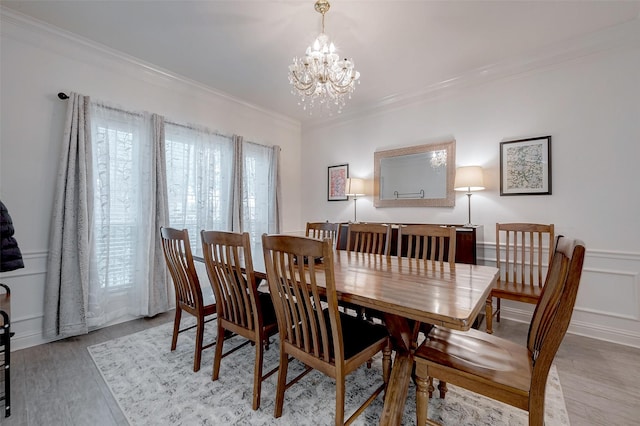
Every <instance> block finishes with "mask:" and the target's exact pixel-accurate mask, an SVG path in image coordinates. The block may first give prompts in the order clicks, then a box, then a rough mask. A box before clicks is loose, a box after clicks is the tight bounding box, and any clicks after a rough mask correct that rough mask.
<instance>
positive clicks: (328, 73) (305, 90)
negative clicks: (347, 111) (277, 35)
mask: <svg viewBox="0 0 640 426" xmlns="http://www.w3.org/2000/svg"><path fill="white" fill-rule="evenodd" d="M330 7H331V5H330V4H329V2H328V1H327V0H318V1H316V3H315V10H316V11H317V12H318V13H320V14H322V32H321V33H320V35H319V36H318V37H317V38H316V39H315V41H314V42H313V44H312V45H311V46H309V47H307V51H306V53H305V56H304V57H302V58H298V57H296V58H293V64H291V65H289V83H290V84H291V85H292V86H293V88H292V89H291V93H292V94H294V95H297V96H299V97H300V101H299V102H298V103H299V104H300V105H302V108H303V109H304V110H306V109H307V108H308V109H309V112H312V111H313V109H314V108H324V109H325V110H328V111H329V112H330V113H331V111H332V109H336V110H337V112H338V113H341V112H342V108H343V107H344V105H345V101H346V98H348V99H351V93H353V91H354V90H355V83H356V82H358V84H359V83H360V81H359V78H360V73H359V72H358V71H356V70H355V69H354V64H353V60H351V59H346V58H345V59H340V57H339V56H338V54H337V53H336V47H335V45H334V44H333V43H332V42H331V40H329V37H328V36H327V35H326V34H325V33H324V15H325V13H327V12H328V11H329V8H330Z"/></svg>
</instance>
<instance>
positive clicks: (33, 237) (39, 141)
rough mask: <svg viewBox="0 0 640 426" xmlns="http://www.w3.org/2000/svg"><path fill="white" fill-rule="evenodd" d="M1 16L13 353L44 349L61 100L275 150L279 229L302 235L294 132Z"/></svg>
mask: <svg viewBox="0 0 640 426" xmlns="http://www.w3.org/2000/svg"><path fill="white" fill-rule="evenodd" d="M5 12H6V11H3V13H2V15H1V17H2V25H1V39H0V42H1V49H0V50H1V68H0V71H1V76H0V78H1V80H0V84H1V89H2V92H1V93H2V95H1V98H2V99H1V110H0V112H1V116H0V118H1V146H0V156H1V158H0V166H1V167H0V198H1V199H2V201H3V202H4V203H5V204H6V205H7V207H8V209H9V212H10V214H11V216H12V218H13V222H14V225H15V230H16V234H15V237H16V239H17V240H18V243H19V245H20V248H21V250H22V253H23V255H24V259H25V268H24V269H20V270H17V271H14V272H8V273H3V274H2V275H0V281H2V282H4V283H7V284H9V285H10V286H11V288H12V322H13V330H14V331H15V332H16V337H15V339H14V343H13V345H14V346H13V347H14V348H15V349H20V348H22V347H26V346H31V345H34V344H39V343H42V337H41V330H42V315H43V312H42V311H43V297H44V281H45V274H46V258H47V250H48V239H49V227H50V216H51V208H52V203H53V193H54V182H55V176H56V173H57V168H58V158H59V155H60V147H61V144H62V132H63V130H62V126H63V123H64V119H65V113H66V106H67V101H61V100H59V99H58V98H57V96H56V94H57V93H58V92H59V91H64V92H66V93H69V92H71V91H75V92H78V93H81V94H83V95H88V96H91V97H92V99H95V100H102V101H106V102H109V103H111V104H115V105H119V106H121V107H123V108H126V109H129V110H141V111H149V112H155V113H159V114H162V115H164V116H165V117H167V118H168V119H171V120H174V121H177V122H187V123H194V124H200V125H205V126H207V127H209V128H212V129H216V130H218V131H220V132H222V133H225V134H239V135H242V136H244V137H245V140H251V141H254V142H258V143H262V144H266V145H275V144H277V145H280V146H281V148H282V151H281V165H282V184H283V190H282V194H283V198H284V208H283V209H282V212H283V227H284V230H297V229H301V223H300V217H301V215H300V207H299V206H300V205H301V202H300V192H301V190H300V174H301V171H300V156H301V147H300V137H301V129H300V124H299V123H298V122H296V121H293V120H291V119H289V118H287V117H283V116H280V115H277V114H275V113H272V112H270V111H265V110H261V109H259V108H256V107H253V106H251V105H247V104H244V103H242V102H240V101H238V100H234V99H232V98H230V97H228V96H225V95H224V94H221V93H216V92H214V91H212V90H211V89H208V88H205V87H202V86H199V85H197V84H195V83H193V82H189V81H186V80H183V79H181V78H179V77H178V76H174V75H170V74H168V73H163V72H162V71H158V70H156V69H154V68H152V67H150V66H148V65H145V64H141V63H137V62H135V61H134V60H132V59H131V58H127V57H124V56H122V55H120V54H117V53H115V52H112V51H110V50H107V49H103V48H100V47H98V46H96V45H93V44H90V43H86V42H83V41H82V40H79V39H77V38H74V37H72V36H69V35H67V34H65V33H62V32H58V31H55V30H53V29H52V28H51V27H46V26H42V25H39V24H36V23H35V22H33V21H28V20H23V19H22V18H20V17H19V16H17V15H13V14H9V13H5Z"/></svg>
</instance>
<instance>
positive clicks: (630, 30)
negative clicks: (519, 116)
mask: <svg viewBox="0 0 640 426" xmlns="http://www.w3.org/2000/svg"><path fill="white" fill-rule="evenodd" d="M638 48H640V16H638V17H636V18H635V19H633V20H631V21H628V22H625V23H623V24H620V25H616V26H613V27H609V28H607V29H604V30H601V31H597V32H594V33H591V34H588V35H586V36H583V37H577V38H574V39H571V40H567V41H565V42H563V43H559V44H556V45H553V46H548V47H546V48H543V49H538V50H535V51H531V52H527V53H525V54H521V55H518V56H516V57H513V58H511V59H509V60H506V61H502V62H497V63H494V64H490V65H487V66H483V67H480V68H476V69H474V70H471V71H469V72H466V73H464V74H460V75H458V76H455V77H452V78H450V79H447V80H443V81H440V82H438V83H435V84H432V85H429V86H426V87H424V88H422V89H418V90H413V91H411V92H406V93H398V94H395V95H391V96H388V97H386V98H384V99H381V100H380V101H378V102H376V103H374V104H371V105H368V106H366V107H364V108H354V109H351V110H349V111H346V112H343V113H342V114H341V115H340V116H335V117H328V118H318V119H317V120H312V121H309V122H305V123H304V124H303V128H304V130H310V129H313V128H316V127H323V126H327V125H334V124H335V125H337V124H340V123H345V122H349V121H353V120H357V119H360V118H363V117H367V116H371V115H377V114H382V113H385V112H388V111H392V110H395V109H399V108H402V107H405V106H407V105H411V104H416V103H421V102H426V101H430V100H433V99H436V98H438V97H441V96H443V95H445V94H446V93H449V92H452V91H455V90H460V89H464V88H470V87H476V86H481V85H483V84H486V83H489V82H492V81H496V80H501V79H505V78H512V77H516V76H519V75H525V74H528V73H531V72H535V71H539V70H547V69H552V68H554V67H558V66H561V65H562V64H564V63H566V62H569V61H574V60H577V59H580V58H584V57H587V56H591V55H596V54H600V53H603V52H610V51H617V50H623V49H638Z"/></svg>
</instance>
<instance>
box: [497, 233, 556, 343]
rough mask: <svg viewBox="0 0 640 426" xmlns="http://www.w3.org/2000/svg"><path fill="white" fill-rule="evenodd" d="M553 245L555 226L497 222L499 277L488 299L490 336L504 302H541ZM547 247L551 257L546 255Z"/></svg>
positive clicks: (498, 319)
mask: <svg viewBox="0 0 640 426" xmlns="http://www.w3.org/2000/svg"><path fill="white" fill-rule="evenodd" d="M553 243H554V226H553V224H550V225H545V224H537V223H496V267H497V268H498V269H500V277H499V278H498V281H497V282H496V283H495V284H494V286H493V288H492V289H491V294H490V295H489V297H488V298H487V306H486V312H485V318H486V321H487V333H489V334H491V333H493V317H494V316H495V317H496V321H498V322H500V305H501V304H500V300H501V299H507V300H513V301H516V302H524V303H529V304H533V305H535V304H536V303H538V299H539V298H540V293H542V287H543V285H544V279H545V274H544V273H543V268H545V267H547V265H549V263H550V262H551V257H552V254H553V250H552V248H551V247H552V244H553ZM545 246H546V247H547V248H548V249H547V251H548V255H545V254H544V251H543V249H544V247H545ZM493 298H496V309H495V310H494V309H493Z"/></svg>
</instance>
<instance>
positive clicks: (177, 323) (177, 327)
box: [171, 306, 182, 351]
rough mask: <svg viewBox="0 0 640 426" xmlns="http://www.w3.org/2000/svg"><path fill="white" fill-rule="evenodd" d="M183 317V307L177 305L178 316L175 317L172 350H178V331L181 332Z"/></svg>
mask: <svg viewBox="0 0 640 426" xmlns="http://www.w3.org/2000/svg"><path fill="white" fill-rule="evenodd" d="M181 318H182V309H180V307H178V306H176V316H175V318H174V319H173V338H172V339H171V350H172V351H175V350H176V345H177V344H178V333H179V332H180V319H181Z"/></svg>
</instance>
